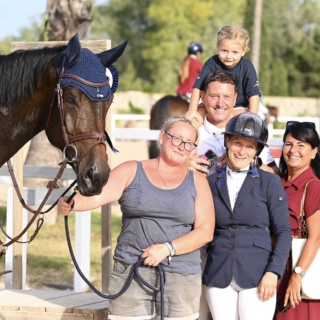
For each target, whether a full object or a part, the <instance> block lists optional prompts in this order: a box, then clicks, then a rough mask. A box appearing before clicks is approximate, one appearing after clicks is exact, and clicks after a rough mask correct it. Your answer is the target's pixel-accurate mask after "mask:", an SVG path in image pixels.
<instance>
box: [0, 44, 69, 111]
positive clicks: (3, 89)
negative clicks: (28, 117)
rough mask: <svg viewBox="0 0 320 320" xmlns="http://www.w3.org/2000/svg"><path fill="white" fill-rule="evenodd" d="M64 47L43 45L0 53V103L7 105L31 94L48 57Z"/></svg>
mask: <svg viewBox="0 0 320 320" xmlns="http://www.w3.org/2000/svg"><path fill="white" fill-rule="evenodd" d="M65 48H66V46H56V47H52V48H49V47H45V48H42V49H34V50H18V51H15V52H13V53H11V54H8V55H0V105H2V106H7V107H8V106H11V105H13V104H15V103H18V102H20V101H22V100H23V99H24V98H26V97H29V96H32V95H33V93H34V91H35V89H37V88H38V87H39V85H40V82H41V76H42V74H43V72H44V71H45V69H46V67H47V64H48V62H49V61H50V59H52V58H53V57H54V56H55V55H57V54H58V53H60V52H62V51H63V50H64V49H65Z"/></svg>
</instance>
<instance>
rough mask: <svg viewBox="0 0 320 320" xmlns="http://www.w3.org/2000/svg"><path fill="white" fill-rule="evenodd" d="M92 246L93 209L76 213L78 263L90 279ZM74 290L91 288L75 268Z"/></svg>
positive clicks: (76, 255) (76, 253)
mask: <svg viewBox="0 0 320 320" xmlns="http://www.w3.org/2000/svg"><path fill="white" fill-rule="evenodd" d="M90 247H91V211H83V212H76V213H75V257H76V260H77V262H78V265H79V267H80V269H81V271H82V272H83V274H84V275H85V276H86V278H87V279H88V280H90V261H91V259H90V252H91V250H90ZM73 284H74V285H73V290H74V292H84V291H87V289H88V288H89V287H88V285H87V284H86V283H85V282H84V281H83V280H82V278H81V277H80V275H79V273H78V271H77V270H76V269H74V282H73Z"/></svg>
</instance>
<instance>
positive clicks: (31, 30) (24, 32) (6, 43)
mask: <svg viewBox="0 0 320 320" xmlns="http://www.w3.org/2000/svg"><path fill="white" fill-rule="evenodd" d="M42 30H43V22H37V21H32V22H31V25H30V26H28V27H23V28H21V29H20V30H19V33H20V34H19V36H17V37H14V36H8V37H6V38H4V39H3V40H1V41H0V54H9V53H10V52H11V42H14V41H29V42H30V41H38V40H39V36H40V34H41V32H42Z"/></svg>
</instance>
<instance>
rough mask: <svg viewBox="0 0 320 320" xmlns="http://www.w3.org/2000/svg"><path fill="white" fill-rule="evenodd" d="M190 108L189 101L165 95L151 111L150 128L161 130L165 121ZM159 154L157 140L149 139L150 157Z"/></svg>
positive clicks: (182, 113) (152, 157)
mask: <svg viewBox="0 0 320 320" xmlns="http://www.w3.org/2000/svg"><path fill="white" fill-rule="evenodd" d="M188 108H189V103H188V102H187V101H186V100H184V99H182V98H180V97H178V96H165V97H163V98H161V99H160V100H158V101H157V102H156V103H155V104H154V105H153V107H152V109H151V113H150V129H151V130H160V129H161V127H162V125H163V123H164V122H165V121H166V120H167V119H168V118H170V117H173V116H181V115H184V114H185V113H186V112H187V111H188ZM158 155H159V148H158V142H157V141H149V159H154V158H156V157H157V156H158Z"/></svg>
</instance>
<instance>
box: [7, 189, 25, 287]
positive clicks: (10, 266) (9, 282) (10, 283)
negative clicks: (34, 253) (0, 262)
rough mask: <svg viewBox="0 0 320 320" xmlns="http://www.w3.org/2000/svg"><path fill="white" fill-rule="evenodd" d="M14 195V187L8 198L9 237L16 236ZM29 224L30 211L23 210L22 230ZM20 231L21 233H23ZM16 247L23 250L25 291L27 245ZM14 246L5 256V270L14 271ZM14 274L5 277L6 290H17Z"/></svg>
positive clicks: (23, 284) (23, 283) (23, 239)
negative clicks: (14, 228) (14, 227)
mask: <svg viewBox="0 0 320 320" xmlns="http://www.w3.org/2000/svg"><path fill="white" fill-rule="evenodd" d="M23 190H24V191H25V190H27V188H23ZM13 195H14V189H13V187H11V188H9V189H8V197H7V215H6V231H7V234H8V235H9V236H14V234H13ZM24 198H25V200H26V202H27V199H26V197H25V194H24ZM27 223H28V211H27V210H25V209H23V211H22V229H23V228H24V227H25V226H26V225H27ZM22 229H21V230H22ZM21 230H20V231H19V233H20V232H21ZM27 233H28V232H26V233H25V234H24V235H23V236H22V237H21V239H20V241H26V240H27ZM8 241H10V239H9V238H6V242H8ZM16 245H18V246H20V247H21V248H20V249H21V289H22V290H25V288H26V276H27V244H26V243H24V244H19V243H17V244H16ZM13 258H14V254H13V246H9V247H8V250H7V252H6V255H5V270H6V271H7V270H13ZM13 276H14V275H13V273H8V274H6V275H5V288H6V289H15V288H14V284H13V279H14V278H13Z"/></svg>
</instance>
